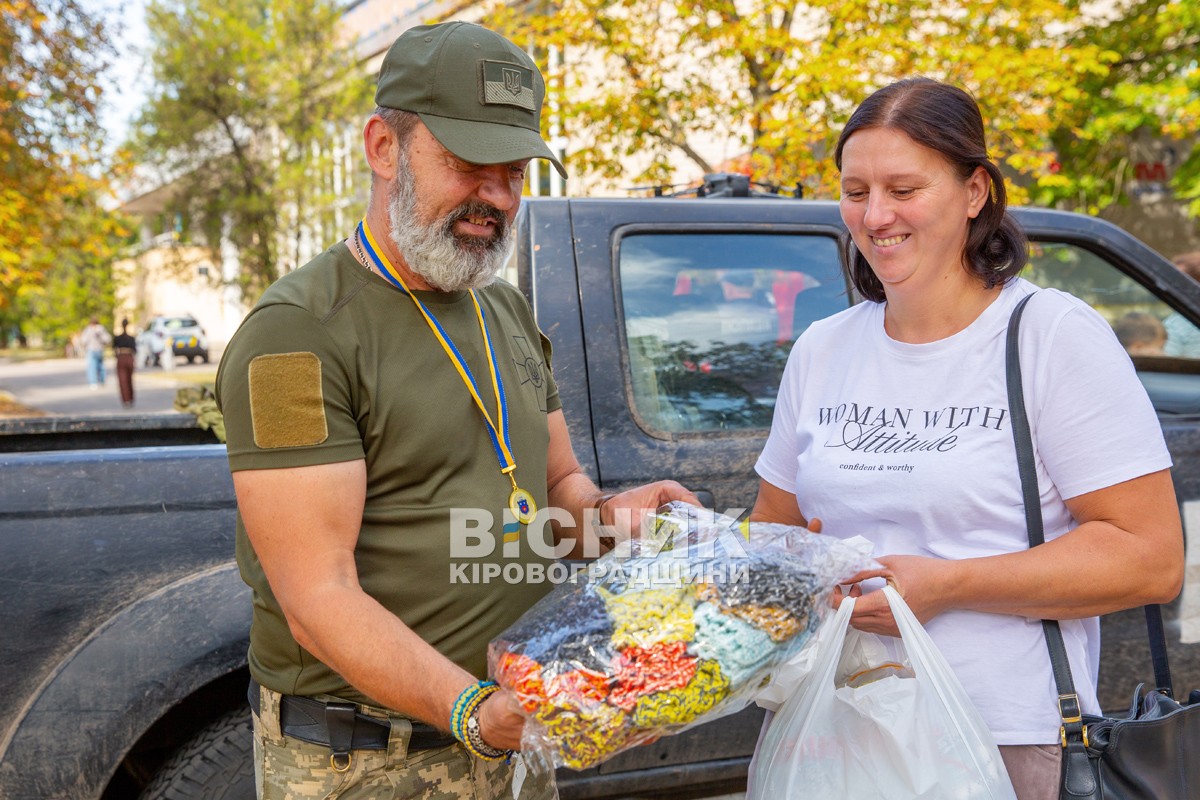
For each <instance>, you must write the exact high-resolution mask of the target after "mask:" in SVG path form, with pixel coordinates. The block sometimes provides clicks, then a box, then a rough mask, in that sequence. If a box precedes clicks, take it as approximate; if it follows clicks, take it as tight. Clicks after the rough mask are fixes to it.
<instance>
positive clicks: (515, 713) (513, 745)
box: [479, 689, 525, 750]
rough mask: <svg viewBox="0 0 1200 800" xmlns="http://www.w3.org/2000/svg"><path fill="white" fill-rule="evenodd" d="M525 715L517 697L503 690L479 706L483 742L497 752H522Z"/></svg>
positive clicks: (480, 730)
mask: <svg viewBox="0 0 1200 800" xmlns="http://www.w3.org/2000/svg"><path fill="white" fill-rule="evenodd" d="M524 729H525V715H524V714H522V713H521V706H520V703H518V702H517V696H516V695H515V694H513V693H512V692H511V691H509V690H508V689H501V690H500V691H498V692H496V693H495V694H493V695H492V696H491V697H489V698H488V699H486V700H484V701H483V703H482V704H481V705H480V706H479V732H480V734H481V735H482V736H483V741H484V743H485V744H488V745H490V746H492V747H495V748H496V749H497V750H520V749H521V732H522V731H523V730H524Z"/></svg>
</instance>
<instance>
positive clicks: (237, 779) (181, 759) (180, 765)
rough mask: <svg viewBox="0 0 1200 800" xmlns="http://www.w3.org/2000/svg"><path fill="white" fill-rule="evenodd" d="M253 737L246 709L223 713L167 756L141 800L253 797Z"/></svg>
mask: <svg viewBox="0 0 1200 800" xmlns="http://www.w3.org/2000/svg"><path fill="white" fill-rule="evenodd" d="M253 736H254V734H253V731H252V730H251V723H250V714H249V712H248V711H246V710H242V709H238V710H236V711H232V712H230V713H228V714H226V715H225V716H223V717H221V718H220V719H218V720H217V721H216V722H213V723H212V724H210V725H209V726H208V727H206V728H203V729H202V730H201V731H200V732H199V733H197V734H196V735H195V736H194V737H192V739H191V741H189V742H187V743H186V744H184V745H183V746H182V747H180V748H179V750H177V751H176V752H175V754H174V755H173V756H171V757H170V758H169V759H167V762H166V763H165V764H163V766H162V769H161V770H159V772H158V774H157V775H155V776H154V780H152V781H151V782H150V784H149V785H148V786H146V788H145V790H143V791H142V794H141V800H254V739H253Z"/></svg>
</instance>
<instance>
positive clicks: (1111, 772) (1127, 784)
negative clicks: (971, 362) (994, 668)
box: [1005, 294, 1200, 800]
mask: <svg viewBox="0 0 1200 800" xmlns="http://www.w3.org/2000/svg"><path fill="white" fill-rule="evenodd" d="M1032 297H1033V295H1032V294H1030V295H1028V296H1026V297H1025V298H1024V299H1022V300H1021V302H1020V303H1018V304H1017V307H1016V308H1015V309H1014V310H1013V313H1012V317H1011V318H1010V319H1009V323H1008V339H1007V344H1006V358H1005V369H1006V375H1007V381H1008V406H1009V414H1010V415H1011V418H1012V430H1013V440H1014V442H1015V443H1016V446H1017V467H1018V469H1019V470H1020V473H1021V493H1022V496H1023V498H1024V502H1025V524H1026V527H1027V529H1028V532H1029V546H1030V547H1036V546H1038V545H1040V544H1042V543H1043V542H1044V541H1045V538H1044V532H1043V529H1042V508H1041V504H1040V502H1039V500H1038V487H1037V474H1036V472H1035V470H1034V461H1033V439H1032V437H1031V435H1030V431H1029V418H1028V417H1027V416H1026V412H1025V398H1024V392H1023V391H1022V388H1021V363H1020V355H1019V353H1018V347H1017V330H1018V328H1019V327H1020V323H1021V314H1022V312H1023V311H1024V309H1025V304H1026V303H1028V302H1029V300H1030V298H1032ZM1145 611H1146V630H1147V634H1148V637H1149V640H1150V655H1151V659H1152V661H1153V663H1154V681H1155V684H1156V688H1154V689H1152V690H1150V691H1148V692H1146V693H1145V694H1144V695H1143V694H1142V687H1143V684H1138V686H1137V688H1136V689H1135V690H1134V693H1133V702H1132V704H1131V705H1130V708H1129V712H1128V714H1127V715H1125V716H1092V715H1090V714H1083V713H1081V711H1080V706H1079V697H1078V696H1077V695H1076V694H1075V684H1074V682H1073V681H1072V680H1071V665H1070V664H1069V663H1068V661H1067V650H1066V646H1065V645H1064V644H1063V638H1062V631H1061V629H1060V628H1059V626H1058V621H1057V620H1042V631H1043V632H1044V633H1045V635H1046V646H1047V647H1048V648H1049V650H1050V665H1051V667H1052V668H1053V670H1054V682H1055V684H1056V685H1057V687H1058V710H1059V715H1060V716H1061V717H1062V727H1061V728H1060V729H1059V730H1060V735H1061V740H1062V747H1063V760H1062V788H1061V790H1060V792H1059V798H1060V800H1198V798H1200V690H1197V691H1193V692H1192V693H1191V696H1190V697H1189V698H1188V701H1187V702H1186V703H1180V702H1179V701H1177V700H1176V699H1175V697H1174V692H1173V691H1172V687H1171V671H1170V668H1169V666H1168V664H1167V639H1166V636H1165V635H1164V633H1163V623H1162V610H1161V609H1160V608H1159V606H1157V605H1148V606H1146V607H1145Z"/></svg>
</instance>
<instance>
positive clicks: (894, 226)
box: [840, 128, 990, 295]
mask: <svg viewBox="0 0 1200 800" xmlns="http://www.w3.org/2000/svg"><path fill="white" fill-rule="evenodd" d="M989 188H990V180H989V178H988V176H987V172H986V171H984V169H983V168H982V167H978V168H976V169H975V171H974V172H973V173H972V174H971V176H970V177H968V178H967V179H966V180H965V181H964V180H962V179H961V178H959V177H958V175H957V174H956V173H955V171H954V168H953V167H952V166H951V164H950V163H949V162H948V161H946V159H945V158H943V157H942V155H941V154H940V153H938V152H937V151H935V150H932V149H930V148H928V147H924V146H923V145H919V144H917V143H916V142H914V141H913V140H912V139H911V138H909V137H908V135H907V134H905V133H903V132H902V131H899V130H894V129H892V128H864V129H862V130H859V131H856V132H855V133H854V134H852V135H851V136H850V138H849V139H847V140H846V143H845V145H844V147H843V149H842V197H841V201H840V205H841V212H842V221H843V222H845V223H846V227H847V228H848V229H849V231H850V235H851V236H852V237H853V238H854V244H855V245H856V246H857V247H858V249H859V251H860V252H861V253H862V254H863V256H864V257H865V258H866V259H867V263H869V264H870V265H871V269H872V271H873V272H874V273H875V275H876V277H878V278H879V281H880V282H881V283H882V284H883V287H884V292H885V293H887V294H889V295H890V294H891V293H892V292H893V291H896V290H899V289H901V288H903V290H904V291H908V290H909V289H910V288H911V289H914V290H915V289H920V288H922V287H925V288H929V287H931V286H933V285H934V284H935V283H936V282H938V281H941V280H945V279H947V278H949V279H952V280H953V279H957V278H958V277H960V276H961V277H964V278H965V277H966V276H967V273H966V271H965V270H964V269H963V249H964V246H965V244H966V240H967V229H968V226H969V224H970V221H971V219H973V218H974V217H975V216H977V215H978V214H979V211H980V209H982V208H983V204H984V202H985V201H986V200H987V196H988V190H989Z"/></svg>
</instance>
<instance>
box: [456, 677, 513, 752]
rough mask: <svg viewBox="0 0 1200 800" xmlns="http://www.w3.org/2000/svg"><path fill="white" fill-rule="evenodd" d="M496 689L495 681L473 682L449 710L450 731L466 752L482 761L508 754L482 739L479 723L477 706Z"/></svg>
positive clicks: (498, 688)
mask: <svg viewBox="0 0 1200 800" xmlns="http://www.w3.org/2000/svg"><path fill="white" fill-rule="evenodd" d="M498 691H500V687H499V686H497V685H496V682H495V681H479V682H478V683H473V684H471V685H470V686H468V687H467V688H466V689H463V691H462V693H461V694H460V695H459V696H458V699H457V700H455V701H454V707H453V709H451V711H450V733H451V734H452V735H453V736H454V738H455V739H458V741H459V742H460V743H461V744H462V746H463V747H465V748H466V749H467V752H469V753H470V754H471V755H473V756H475V757H476V758H480V759H483V760H484V761H498V760H500V759H502V758H506V757H507V756H508V755H509V753H508V751H507V750H499V749H497V748H495V747H492V746H491V745H489V744H488V743H487V742H485V741H484V740H483V732H482V730H481V728H480V724H479V707H480V706H482V705H483V703H484V701H485V700H487V699H488V698H489V697H491V696H492V695H493V694H495V693H496V692H498Z"/></svg>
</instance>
